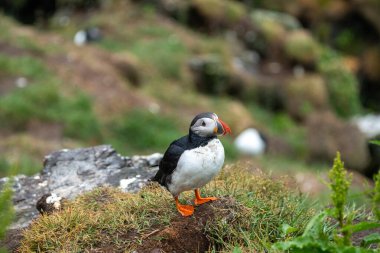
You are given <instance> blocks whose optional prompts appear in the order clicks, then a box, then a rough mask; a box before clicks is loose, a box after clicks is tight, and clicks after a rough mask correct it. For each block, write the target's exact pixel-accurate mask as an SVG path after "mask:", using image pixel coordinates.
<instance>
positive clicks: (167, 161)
mask: <svg viewBox="0 0 380 253" xmlns="http://www.w3.org/2000/svg"><path fill="white" fill-rule="evenodd" d="M187 141H188V136H184V137H182V138H180V139H178V140H176V141H173V142H172V143H171V144H170V146H169V148H168V149H167V150H166V152H165V154H164V157H163V158H162V160H161V162H160V165H159V169H158V171H157V174H156V175H155V176H154V177H153V178H152V181H157V182H158V183H159V184H161V185H163V186H167V183H168V180H169V179H170V175H171V174H172V173H173V171H174V170H175V168H177V163H178V160H179V158H180V157H181V155H182V153H183V152H185V150H186V142H187Z"/></svg>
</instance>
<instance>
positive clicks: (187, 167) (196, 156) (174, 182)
mask: <svg viewBox="0 0 380 253" xmlns="http://www.w3.org/2000/svg"><path fill="white" fill-rule="evenodd" d="M223 163H224V148H223V145H222V143H221V142H220V140H218V139H214V140H212V141H210V142H209V143H208V144H207V145H206V146H204V147H199V148H196V149H191V150H186V151H185V152H184V153H183V154H182V156H181V158H180V159H179V161H178V164H177V168H176V169H175V170H174V172H173V175H172V178H171V184H169V185H168V186H169V191H170V192H171V193H172V194H173V195H175V196H176V195H178V194H179V193H181V192H183V191H188V190H192V189H195V188H200V187H202V186H204V185H205V184H207V183H208V182H209V181H211V179H212V178H213V177H215V176H216V174H217V173H218V172H219V171H220V169H221V168H222V166H223Z"/></svg>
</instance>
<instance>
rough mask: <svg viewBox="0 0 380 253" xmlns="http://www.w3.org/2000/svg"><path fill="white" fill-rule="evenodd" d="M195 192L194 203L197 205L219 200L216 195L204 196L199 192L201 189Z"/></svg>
mask: <svg viewBox="0 0 380 253" xmlns="http://www.w3.org/2000/svg"><path fill="white" fill-rule="evenodd" d="M194 192H195V199H194V203H195V204H196V205H202V204H203V203H206V202H209V201H213V200H217V198H215V197H207V198H202V197H201V194H200V193H199V189H195V190H194Z"/></svg>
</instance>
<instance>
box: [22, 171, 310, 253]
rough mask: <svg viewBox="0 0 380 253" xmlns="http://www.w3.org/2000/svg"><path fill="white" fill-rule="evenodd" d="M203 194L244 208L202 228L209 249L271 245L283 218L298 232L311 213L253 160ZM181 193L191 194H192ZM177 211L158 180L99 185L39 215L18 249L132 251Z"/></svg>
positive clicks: (225, 174) (175, 216) (223, 176)
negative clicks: (132, 186) (126, 189)
mask: <svg viewBox="0 0 380 253" xmlns="http://www.w3.org/2000/svg"><path fill="white" fill-rule="evenodd" d="M203 194H205V195H215V196H218V197H229V198H231V197H232V198H234V199H235V200H236V201H237V205H239V206H240V207H241V208H240V207H239V208H240V209H239V210H241V212H239V215H237V216H236V217H234V221H233V222H228V223H226V220H225V218H223V217H219V216H218V215H216V216H215V217H214V219H212V220H208V221H207V224H206V226H205V227H204V228H202V229H203V230H204V233H205V234H206V236H207V237H208V238H209V240H210V243H211V245H212V248H211V249H210V250H211V251H214V250H218V251H219V250H222V251H223V250H224V251H226V252H230V251H231V250H232V249H234V247H235V246H239V247H242V248H241V249H242V250H248V251H253V250H258V251H262V250H264V249H268V248H270V245H271V244H272V243H273V242H276V241H277V240H279V239H281V238H282V237H281V229H280V227H281V225H282V224H283V223H286V224H290V225H291V226H293V227H297V228H299V230H298V231H297V232H295V233H294V235H297V234H299V233H301V232H302V230H303V227H304V226H305V223H306V222H307V221H308V219H309V218H310V217H311V215H312V213H313V211H312V209H311V208H310V204H308V202H307V201H306V199H305V198H304V197H303V196H300V195H299V194H298V193H296V192H294V191H291V190H289V189H287V188H286V187H285V186H284V183H282V182H281V181H274V180H272V179H271V178H270V177H269V176H268V175H266V174H264V173H262V172H260V171H258V170H254V169H253V168H251V167H250V166H249V165H231V166H227V167H226V168H225V169H224V171H223V173H221V175H220V176H219V177H218V178H217V179H216V180H214V181H213V182H211V183H210V184H209V185H208V186H207V187H205V188H204V192H203ZM182 197H183V198H184V199H186V200H187V201H188V200H190V199H192V198H193V196H192V193H191V194H190V193H186V194H184V195H183V196H182ZM183 202H185V201H183ZM195 212H197V210H196V211H195ZM178 216H179V214H178V213H177V211H176V209H175V205H174V203H173V200H172V197H171V195H170V194H169V193H168V192H167V191H166V190H164V189H162V188H161V187H158V186H157V185H150V186H148V187H145V188H144V189H143V190H142V191H140V192H139V193H137V194H128V193H123V192H120V191H119V190H118V189H114V188H99V189H96V190H94V191H92V192H89V193H87V194H85V195H82V196H80V197H79V198H77V199H76V200H74V201H71V202H69V203H68V204H67V205H66V207H65V208H64V209H63V210H62V211H60V212H57V213H55V214H52V215H50V216H42V217H40V218H39V219H37V220H35V221H34V222H33V224H32V225H31V226H30V227H29V228H28V229H27V230H26V231H25V232H24V240H23V241H22V246H21V248H20V252H85V251H90V250H92V249H97V250H105V249H112V251H113V252H124V251H126V252H130V251H132V250H133V249H136V248H138V247H141V245H144V239H145V238H146V237H147V236H148V235H149V234H151V233H152V232H154V231H155V230H157V229H161V228H162V229H164V228H165V227H168V226H170V225H171V224H172V221H173V219H178ZM181 219H182V218H181ZM244 252H245V251H244Z"/></svg>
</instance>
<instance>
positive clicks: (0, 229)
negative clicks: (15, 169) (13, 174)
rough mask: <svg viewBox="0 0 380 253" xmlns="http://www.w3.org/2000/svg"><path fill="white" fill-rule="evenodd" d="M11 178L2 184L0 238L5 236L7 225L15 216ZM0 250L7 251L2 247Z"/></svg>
mask: <svg viewBox="0 0 380 253" xmlns="http://www.w3.org/2000/svg"><path fill="white" fill-rule="evenodd" d="M11 182H12V181H11V180H9V181H8V182H7V183H5V184H3V185H2V186H1V185H0V240H1V239H3V238H4V236H5V233H6V231H7V227H8V226H9V225H10V224H11V222H12V219H13V217H14V211H13V204H12V189H11ZM0 252H1V253H3V252H6V251H5V250H3V249H2V248H0Z"/></svg>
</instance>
